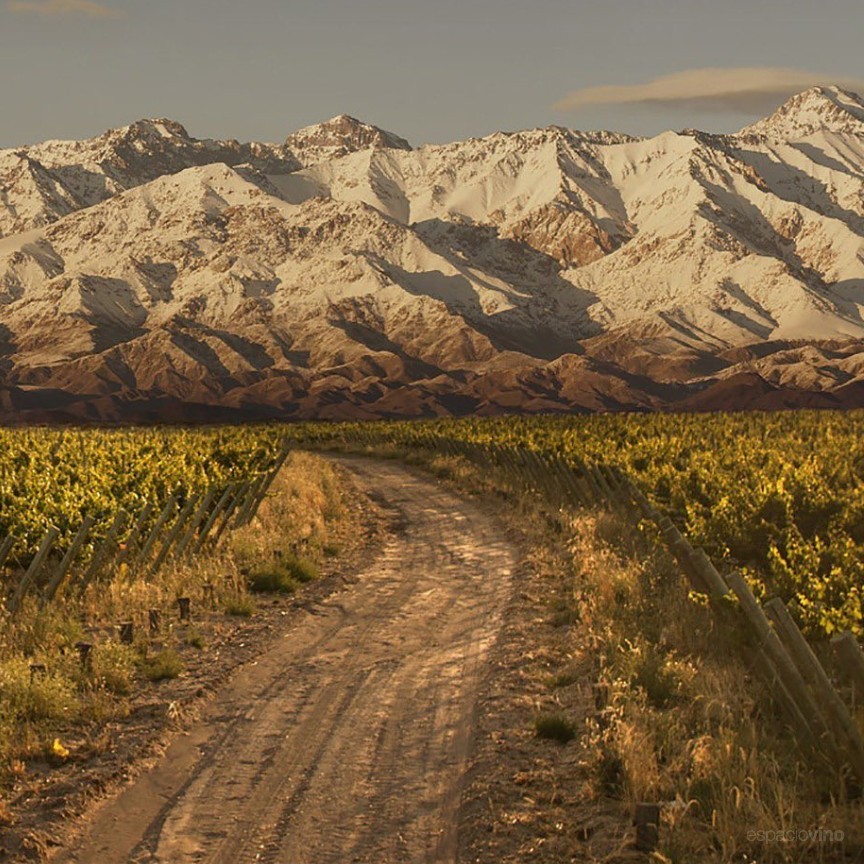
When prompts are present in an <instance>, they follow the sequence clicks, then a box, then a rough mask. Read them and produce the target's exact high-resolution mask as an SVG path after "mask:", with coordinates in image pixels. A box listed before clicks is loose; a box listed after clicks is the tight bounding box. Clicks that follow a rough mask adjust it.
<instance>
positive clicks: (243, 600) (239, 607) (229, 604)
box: [225, 594, 255, 618]
mask: <svg viewBox="0 0 864 864" xmlns="http://www.w3.org/2000/svg"><path fill="white" fill-rule="evenodd" d="M254 612H255V604H254V603H253V602H252V598H251V597H247V596H246V595H245V594H239V595H235V596H234V597H229V598H228V599H227V600H226V601H225V614H226V615H234V616H236V617H238V618H251V617H252V615H253V613H254Z"/></svg>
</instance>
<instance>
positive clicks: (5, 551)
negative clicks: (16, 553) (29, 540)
mask: <svg viewBox="0 0 864 864" xmlns="http://www.w3.org/2000/svg"><path fill="white" fill-rule="evenodd" d="M14 545H15V538H14V537H13V536H12V535H11V534H10V535H9V536H8V537H5V538H4V539H3V542H2V543H0V567H2V566H3V565H4V564H5V563H6V559H7V558H8V557H9V553H10V552H11V551H12V547H13V546H14Z"/></svg>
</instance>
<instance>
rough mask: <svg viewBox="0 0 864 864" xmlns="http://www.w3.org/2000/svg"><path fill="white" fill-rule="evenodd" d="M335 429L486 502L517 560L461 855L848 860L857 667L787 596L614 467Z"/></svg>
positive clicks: (855, 778) (853, 856) (856, 789)
mask: <svg viewBox="0 0 864 864" xmlns="http://www.w3.org/2000/svg"><path fill="white" fill-rule="evenodd" d="M339 437H340V438H342V440H339V441H337V442H333V444H331V445H330V446H335V447H336V448H337V449H342V450H348V451H349V452H355V453H356V452H358V451H359V452H366V453H369V454H370V455H372V456H376V457H380V456H382V455H386V456H387V457H389V458H395V459H400V460H403V461H406V462H409V463H412V464H415V465H417V466H418V467H419V468H421V469H422V470H424V471H427V472H431V473H433V474H435V475H436V476H438V477H440V478H441V479H442V480H444V482H446V483H448V484H450V485H453V486H454V487H455V488H458V489H459V490H460V491H461V493H462V494H465V495H471V496H476V497H478V498H480V499H483V500H487V501H489V502H497V510H498V512H499V514H500V516H501V518H502V519H503V520H504V521H505V522H506V524H508V525H509V530H510V531H511V532H512V536H514V537H521V541H520V542H521V544H522V545H523V547H527V548H528V549H529V550H530V551H529V554H528V561H527V564H528V566H527V568H526V571H525V573H524V574H523V577H522V581H521V582H519V583H518V584H517V592H516V597H515V599H514V602H513V604H512V607H511V608H510V609H508V612H507V616H506V621H507V623H506V624H505V628H504V633H503V636H502V639H501V644H500V646H499V656H498V660H497V665H496V667H495V670H494V672H493V675H492V680H491V681H490V685H489V692H488V693H487V698H486V700H485V701H484V702H483V703H482V704H481V706H480V710H479V712H478V715H479V721H478V722H479V724H480V730H479V732H478V735H477V752H476V753H475V756H474V770H473V774H472V783H471V785H470V786H469V788H468V791H467V794H466V813H465V815H464V816H463V836H462V843H463V847H464V848H463V855H464V858H465V860H471V861H497V862H513V864H515V862H519V861H524V860H528V859H529V857H530V859H531V860H542V861H549V862H552V861H556V862H557V861H564V860H567V861H569V860H586V861H595V860H596V861H599V860H615V861H618V860H634V861H637V860H646V859H645V856H646V855H651V856H653V857H652V860H656V861H673V862H690V861H700V862H701V861H717V862H726V861H729V862H732V861H752V862H757V861H758V862H762V861H765V862H789V864H793V862H801V861H805V860H806V861H818V862H833V861H837V862H840V861H858V860H862V856H864V811H862V799H861V797H860V790H861V779H862V778H861V775H860V773H859V770H858V752H859V750H858V746H859V742H860V732H859V731H858V729H857V727H856V725H855V722H854V720H853V719H852V717H853V713H854V710H855V708H856V701H855V699H854V687H852V684H850V687H852V689H851V690H847V689H846V685H845V680H846V678H847V677H848V678H849V679H850V680H851V679H854V676H855V675H856V674H857V673H856V672H855V669H857V665H856V666H854V667H852V668H845V667H838V666H837V665H836V664H834V663H832V662H829V661H831V658H830V657H828V656H825V655H823V656H822V658H821V659H820V658H818V657H817V656H816V654H815V653H814V652H813V651H812V650H811V649H810V648H809V647H808V645H807V642H806V640H805V639H804V638H803V637H802V636H801V635H800V633H799V632H798V630H797V628H795V627H794V624H793V623H792V621H791V619H790V618H789V616H788V613H786V611H785V607H784V606H783V604H781V603H780V602H779V601H776V602H773V601H772V602H771V603H767V604H766V605H765V612H764V613H763V612H761V607H759V606H758V604H757V603H756V601H755V600H754V599H752V595H750V594H749V593H747V592H748V589H746V588H745V586H744V585H743V584H742V580H740V579H736V578H735V577H734V574H732V575H729V576H728V577H726V576H724V575H721V574H720V573H719V572H718V571H717V569H716V568H714V567H713V565H712V564H711V562H710V560H708V559H707V558H706V556H705V555H704V553H700V552H699V550H695V549H693V548H692V547H691V546H690V545H689V543H688V542H687V539H686V538H685V537H683V535H681V534H680V532H677V531H676V530H672V528H670V525H669V522H668V519H664V518H663V517H662V516H660V515H659V514H657V513H656V511H654V512H652V508H651V506H650V504H648V502H647V501H646V499H645V498H644V496H642V495H641V494H640V493H639V491H638V490H637V489H635V488H634V487H633V486H632V484H629V483H628V482H627V480H626V478H623V477H622V476H621V475H620V474H618V473H616V472H615V471H610V470H607V469H605V468H602V467H599V468H598V467H596V466H593V467H592V466H587V467H586V468H585V469H584V470H583V471H581V472H580V471H577V470H572V471H568V470H564V469H565V467H566V466H564V465H563V464H562V463H561V462H559V461H558V460H555V459H552V458H550V457H548V456H543V457H541V456H539V455H538V454H536V453H532V452H530V451H527V450H526V451H522V452H518V448H509V449H508V448H504V447H496V446H494V445H493V446H492V447H490V448H485V447H482V446H476V445H468V444H466V443H465V442H460V441H451V440H446V441H439V442H436V441H434V440H432V439H431V438H430V439H428V440H426V441H422V442H418V443H417V444H416V445H415V446H411V445H410V444H406V442H405V441H392V442H391V441H387V440H386V430H385V432H384V434H383V435H376V436H370V438H367V439H365V440H362V439H358V440H356V441H354V440H351V439H350V436H346V435H345V431H344V429H343V430H340V434H339ZM376 437H377V439H378V440H370V439H374V438H376ZM382 439H384V440H382ZM673 528H674V526H673ZM727 578H728V586H727V584H726V580H727ZM733 591H735V592H739V594H740V596H741V599H738V600H736V598H735V596H734V594H733ZM766 616H767V617H766ZM769 621H770V622H771V623H770V628H771V629H770V633H771V634H772V635H771V637H770V638H771V639H774V640H775V641H774V642H771V643H769V644H768V647H767V648H763V649H762V651H760V649H759V646H760V644H761V645H763V646H764V645H765V639H766V636H765V635H764V634H765V630H764V628H767V627H769ZM753 622H756V623H755V624H754V623H753ZM754 628H757V629H755V630H754ZM775 637H776V638H775ZM844 640H845V641H844ZM835 642H836V643H840V644H842V645H843V646H844V648H843V650H846V651H849V653H855V654H856V659H855V663H856V664H857V662H858V660H857V656H858V654H857V652H858V651H860V649H858V648H857V644H855V643H854V640H852V648H851V649H850V648H848V645H847V643H849V642H850V640H849V637H844V638H843V639H838V640H835ZM763 655H764V656H763ZM826 669H827V670H828V671H827V672H826V671H825V670H826ZM844 669H845V671H844ZM820 687H821V688H822V689H821V690H820V689H819V688H820ZM793 688H795V689H793ZM829 688H830V689H829ZM811 702H812V710H811V709H807V708H806V707H802V706H807V705H809V704H810V703H811ZM778 826H780V827H779V828H778ZM783 826H785V827H783ZM781 828H782V831H781ZM778 832H779V833H778ZM781 841H782V842H781Z"/></svg>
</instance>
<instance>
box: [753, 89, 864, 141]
mask: <svg viewBox="0 0 864 864" xmlns="http://www.w3.org/2000/svg"><path fill="white" fill-rule="evenodd" d="M820 131H822V132H833V133H835V134H840V135H862V136H864V99H862V98H861V96H859V95H858V94H857V93H853V92H851V91H850V90H844V89H843V88H841V87H836V86H821V87H811V88H810V89H809V90H805V91H804V92H803V93H798V94H797V95H795V96H793V97H792V98H791V99H789V100H788V101H787V102H785V103H784V104H783V105H781V106H780V107H779V108H778V109H777V110H776V111H775V112H774V113H773V114H772V115H771V116H770V117H768V118H766V119H765V120H760V121H759V122H758V123H754V124H752V125H751V126H747V127H746V128H745V129H743V130H742V134H743V135H761V136H764V137H766V138H773V139H777V140H786V141H789V140H795V139H797V138H806V137H807V136H809V135H814V134H816V133H817V132H820Z"/></svg>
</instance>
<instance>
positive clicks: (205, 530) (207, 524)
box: [192, 483, 237, 552]
mask: <svg viewBox="0 0 864 864" xmlns="http://www.w3.org/2000/svg"><path fill="white" fill-rule="evenodd" d="M236 489H237V484H235V483H232V484H231V485H230V486H226V487H225V491H224V492H223V493H222V495H221V496H220V498H219V500H218V501H217V502H216V504H215V505H214V506H213V509H212V510H211V511H210V515H209V516H208V517H207V519H206V520H205V521H204V525H203V527H202V528H201V530H200V531H199V532H198V539H197V540H196V541H195V545H194V547H193V549H192V551H193V552H200V551H201V549H202V548H203V546H204V544H205V543H206V542H207V536H208V535H209V534H210V532H211V531H212V530H213V526H214V525H215V524H216V520H217V519H218V518H219V514H220V513H221V512H222V511H223V510H224V509H225V507H226V506H227V505H228V501H229V500H230V498H231V496H232V495H233V494H234V492H235V491H236Z"/></svg>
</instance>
